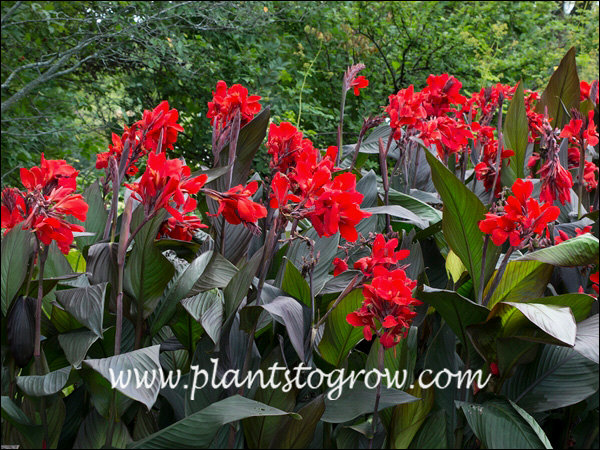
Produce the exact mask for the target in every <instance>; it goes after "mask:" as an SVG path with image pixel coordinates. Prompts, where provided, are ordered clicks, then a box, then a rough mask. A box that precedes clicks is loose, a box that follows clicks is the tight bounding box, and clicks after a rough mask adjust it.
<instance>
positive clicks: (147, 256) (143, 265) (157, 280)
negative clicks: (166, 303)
mask: <svg viewBox="0 0 600 450" xmlns="http://www.w3.org/2000/svg"><path fill="white" fill-rule="evenodd" d="M165 217H166V211H165V210H162V211H161V212H159V213H158V214H157V215H156V217H154V218H153V219H152V220H150V221H149V222H147V223H146V224H145V225H144V226H143V227H142V229H141V230H140V231H139V232H138V233H137V234H136V236H135V238H134V244H133V249H132V250H131V252H130V254H129V255H128V257H127V263H126V265H125V274H124V275H125V277H124V280H123V281H124V287H125V290H126V291H127V293H128V294H129V295H130V296H131V297H132V298H133V299H134V300H135V305H136V308H143V310H144V313H143V314H144V318H146V317H148V316H149V315H150V314H151V313H152V311H154V308H155V307H156V305H157V303H158V301H159V300H160V297H161V295H162V293H163V291H164V290H165V287H166V286H167V284H168V283H169V281H170V280H171V278H173V275H174V273H175V269H174V268H173V265H172V264H171V263H170V262H169V260H168V259H167V258H165V256H164V255H163V254H162V253H161V251H160V250H159V249H158V248H156V246H155V245H154V239H155V238H156V235H157V233H158V229H159V227H160V226H161V224H162V222H163V221H164V219H165ZM143 219H144V208H143V207H140V206H138V207H137V208H136V210H135V211H134V213H133V217H132V220H131V229H132V230H135V229H136V228H137V227H138V226H139V225H140V224H141V223H142V221H143Z"/></svg>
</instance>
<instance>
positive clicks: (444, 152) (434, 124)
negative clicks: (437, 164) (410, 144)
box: [415, 116, 473, 161]
mask: <svg viewBox="0 0 600 450" xmlns="http://www.w3.org/2000/svg"><path fill="white" fill-rule="evenodd" d="M415 128H417V129H418V130H419V131H420V132H421V134H420V135H419V137H420V138H421V139H422V140H423V142H424V143H425V145H426V146H430V145H435V146H436V148H437V154H438V156H439V157H440V159H442V160H443V161H447V160H448V156H449V155H451V154H453V153H458V152H460V151H462V150H464V149H465V148H466V147H467V146H468V144H469V139H472V138H473V133H472V132H471V130H470V128H469V126H468V125H466V124H465V123H463V122H459V121H457V120H454V119H452V118H450V117H448V116H440V117H435V118H433V119H430V120H428V121H423V122H420V123H418V124H417V125H415Z"/></svg>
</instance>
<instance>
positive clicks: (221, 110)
mask: <svg viewBox="0 0 600 450" xmlns="http://www.w3.org/2000/svg"><path fill="white" fill-rule="evenodd" d="M260 99H261V97H260V96H258V95H248V89H246V88H245V87H244V86H242V85H241V84H234V85H233V86H231V87H230V88H227V83H225V82H224V81H223V80H219V81H218V82H217V87H216V90H215V91H213V100H212V101H211V102H208V113H207V114H206V117H208V118H209V119H210V124H211V125H212V126H215V125H216V126H219V127H220V128H221V129H225V127H226V126H227V125H228V124H229V123H230V122H231V121H232V120H233V117H234V116H235V114H236V113H237V112H238V111H239V112H240V126H242V127H243V126H244V125H246V124H247V123H248V122H250V121H251V120H252V119H253V118H254V116H255V115H256V114H257V113H258V112H259V111H260V108H261V105H260V103H258V101H259V100H260ZM217 124H218V125H217Z"/></svg>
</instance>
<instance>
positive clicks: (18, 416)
mask: <svg viewBox="0 0 600 450" xmlns="http://www.w3.org/2000/svg"><path fill="white" fill-rule="evenodd" d="M1 402H2V403H1V404H2V418H3V419H4V420H6V421H7V422H8V423H10V424H11V425H12V426H13V427H14V428H15V429H16V430H17V431H18V432H19V433H20V434H21V436H22V437H23V440H24V441H25V442H26V443H27V444H28V445H29V446H30V447H31V448H41V447H42V441H43V439H44V430H43V428H42V426H41V425H36V424H34V423H33V422H31V420H30V419H29V417H27V416H26V415H25V413H24V412H23V411H21V409H20V408H19V407H18V406H17V405H16V404H15V403H14V402H13V401H12V400H11V399H10V398H9V397H8V396H4V395H3V396H2V398H1ZM3 440H4V439H3Z"/></svg>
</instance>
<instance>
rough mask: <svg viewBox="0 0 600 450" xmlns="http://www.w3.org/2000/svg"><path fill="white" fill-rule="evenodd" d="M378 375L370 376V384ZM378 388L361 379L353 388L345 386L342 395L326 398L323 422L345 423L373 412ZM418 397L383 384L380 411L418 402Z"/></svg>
mask: <svg viewBox="0 0 600 450" xmlns="http://www.w3.org/2000/svg"><path fill="white" fill-rule="evenodd" d="M374 380H376V377H373V376H372V377H370V380H369V384H371V383H374ZM376 391H377V389H375V388H373V389H369V388H368V387H367V386H365V384H364V383H363V382H361V381H357V382H356V383H355V384H354V386H353V387H352V388H351V387H350V386H349V385H347V386H344V390H343V392H342V394H341V395H340V397H339V398H338V399H336V400H330V399H329V398H325V412H324V413H323V416H322V417H321V420H322V421H323V422H330V423H344V422H348V421H350V420H353V419H355V418H357V417H358V416H361V415H363V414H372V413H373V410H374V409H375V398H376ZM417 401H419V399H418V398H416V397H413V396H412V395H410V394H407V393H406V392H403V391H400V390H398V389H393V388H388V387H386V386H385V382H384V384H383V385H382V386H381V397H380V399H379V405H378V411H382V410H384V409H386V408H389V407H391V406H396V405H401V404H403V403H410V402H417Z"/></svg>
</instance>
